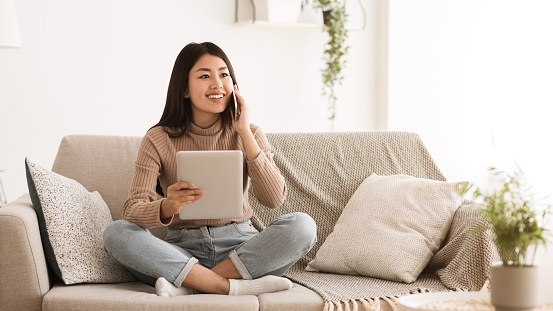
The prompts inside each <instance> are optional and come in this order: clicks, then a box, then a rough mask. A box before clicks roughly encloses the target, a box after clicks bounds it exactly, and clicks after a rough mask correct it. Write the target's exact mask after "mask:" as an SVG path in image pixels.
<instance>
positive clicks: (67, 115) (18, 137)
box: [0, 0, 376, 200]
mask: <svg viewBox="0 0 553 311" xmlns="http://www.w3.org/2000/svg"><path fill="white" fill-rule="evenodd" d="M363 3H364V6H365V8H366V9H367V14H368V21H369V25H368V27H367V28H366V30H357V31H351V32H350V38H349V44H350V45H351V49H350V55H349V57H348V67H347V68H346V69H345V74H346V79H345V80H344V81H343V86H342V87H341V88H340V89H339V90H338V94H339V103H338V107H337V119H336V123H335V130H337V131H363V130H371V129H374V128H375V126H376V125H375V124H376V122H375V116H374V112H373V109H374V101H375V99H374V96H373V94H374V80H375V73H374V67H375V63H376V60H375V55H374V52H373V50H374V40H375V39H374V38H375V36H374V31H375V30H374V29H375V28H374V27H372V23H375V20H376V19H375V16H374V14H375V13H374V9H373V7H374V1H372V0H363ZM16 8H17V13H18V18H19V25H20V31H21V37H22V44H23V47H22V48H21V49H10V50H8V49H0V107H1V108H0V169H5V170H6V172H4V173H0V174H1V175H0V177H1V178H2V180H3V181H4V185H5V189H6V192H7V197H8V199H9V200H14V199H16V198H17V197H18V196H19V195H21V194H23V193H24V192H26V191H27V185H26V179H25V171H24V158H25V157H30V158H31V159H33V160H34V161H35V162H37V163H39V164H41V165H43V166H44V167H51V165H52V163H53V160H54V157H55V155H56V151H57V147H58V145H59V142H60V140H61V138H62V137H63V136H65V135H68V134H103V135H133V136H141V135H143V134H144V133H145V132H146V130H147V129H148V128H149V127H150V126H152V125H153V124H155V123H156V122H157V121H158V120H159V117H160V116H161V113H162V111H163V107H164V104H165V96H166V91H167V85H168V82H169V76H170V73H171V70H172V66H173V63H174V60H175V58H176V56H177V54H178V53H179V52H180V50H181V49H182V47H183V46H184V45H186V44H187V43H189V42H192V41H195V42H202V41H213V42H215V43H217V44H218V45H220V46H221V47H222V48H223V49H224V50H225V51H226V53H227V55H228V56H229V58H230V59H231V61H232V63H233V66H234V69H235V71H236V74H237V78H238V81H239V85H240V89H241V91H242V93H243V94H244V96H245V98H246V100H247V103H248V104H249V105H250V106H251V107H252V111H253V116H252V122H254V123H256V124H258V125H260V126H261V127H262V128H263V129H264V131H265V132H302V131H329V130H330V128H331V127H330V123H329V121H328V120H327V103H326V100H325V98H324V97H322V95H321V86H322V83H321V77H320V69H321V68H322V61H321V57H322V51H323V47H324V44H325V42H326V40H327V37H326V33H324V32H322V30H321V29H320V28H298V27H277V26H267V27H260V26H237V25H235V24H234V9H235V1H233V0H203V1H193V0H164V1H154V0H118V1H110V0H98V1H83V0H79V1H69V0H51V1H39V0H16Z"/></svg>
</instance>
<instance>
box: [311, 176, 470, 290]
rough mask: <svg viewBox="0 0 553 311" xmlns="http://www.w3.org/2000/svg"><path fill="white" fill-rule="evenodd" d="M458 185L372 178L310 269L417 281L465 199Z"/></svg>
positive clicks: (363, 185)
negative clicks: (460, 194)
mask: <svg viewBox="0 0 553 311" xmlns="http://www.w3.org/2000/svg"><path fill="white" fill-rule="evenodd" d="M458 185H459V183H449V182H441V181H435V180H428V179H422V178H415V177H411V176H407V175H393V176H379V175H377V174H374V173H373V174H372V175H371V176H369V177H367V178H366V179H365V180H364V181H363V183H361V185H360V186H359V188H358V189H357V190H356V191H355V193H354V194H353V196H352V197H351V198H350V200H349V202H348V203H347V205H346V207H345V208H344V210H343V212H342V214H341V215H340V218H339V219H338V221H337V222H336V225H335V227H334V231H333V232H332V233H331V234H330V235H329V236H328V237H327V239H326V240H325V242H324V243H323V245H322V246H321V247H320V249H319V251H318V252H317V254H316V256H315V259H314V260H312V261H311V262H310V263H309V264H308V266H307V268H306V270H307V271H321V272H330V273H339V274H353V275H363V276H369V277H375V278H381V279H386V280H392V281H401V282H406V283H412V282H414V281H415V280H416V279H417V277H418V276H419V274H420V273H421V272H422V270H423V269H424V268H425V267H426V265H427V264H428V262H429V261H430V259H431V258H432V256H433V255H434V253H435V252H436V251H437V250H438V249H439V247H440V245H441V243H442V242H443V240H444V238H445V236H446V234H447V232H448V230H449V226H450V225H451V220H452V219H453V214H454V213H455V211H456V210H457V208H458V207H459V206H460V205H461V203H462V198H461V197H460V196H459V194H458V191H457V186H458Z"/></svg>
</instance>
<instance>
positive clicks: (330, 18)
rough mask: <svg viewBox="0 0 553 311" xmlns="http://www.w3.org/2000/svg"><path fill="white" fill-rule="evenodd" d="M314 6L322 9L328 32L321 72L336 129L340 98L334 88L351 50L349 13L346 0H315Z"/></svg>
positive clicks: (341, 74) (324, 93)
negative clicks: (337, 105) (348, 24)
mask: <svg viewBox="0 0 553 311" xmlns="http://www.w3.org/2000/svg"><path fill="white" fill-rule="evenodd" d="M304 2H305V4H308V0H304ZM302 5H304V3H302ZM313 7H314V8H315V9H321V10H322V12H323V20H324V25H325V31H326V32H327V34H328V42H327V43H326V45H325V49H324V52H323V60H324V61H325V67H324V68H323V69H322V70H321V72H322V78H323V95H325V96H327V97H328V111H329V117H328V119H329V120H330V121H331V122H332V129H334V119H335V118H336V102H337V100H338V98H337V97H336V93H335V91H334V88H335V86H337V85H340V84H341V83H342V79H343V78H344V75H343V73H342V69H343V68H344V67H345V64H346V60H345V58H344V56H346V54H347V53H348V50H349V46H347V45H346V39H347V37H348V30H347V29H346V22H347V19H348V15H347V14H346V7H345V2H344V1H343V0H313Z"/></svg>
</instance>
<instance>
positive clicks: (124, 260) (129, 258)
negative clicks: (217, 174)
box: [104, 213, 317, 287]
mask: <svg viewBox="0 0 553 311" xmlns="http://www.w3.org/2000/svg"><path fill="white" fill-rule="evenodd" d="M316 233H317V229H316V225H315V221H313V219H312V218H311V216H309V215H307V214H304V213H292V214H286V215H282V216H279V217H277V218H276V219H274V220H273V221H272V222H271V223H270V224H269V225H268V226H267V228H266V229H265V230H263V231H262V232H258V231H257V230H256V229H255V228H254V227H253V225H252V224H251V221H249V220H247V221H244V222H242V223H230V224H227V225H224V226H220V227H210V226H203V227H200V228H185V229H182V230H181V229H174V228H169V230H168V233H167V238H166V239H165V241H163V240H160V239H158V238H157V237H155V236H154V235H152V234H151V233H150V231H148V230H146V229H144V228H142V227H140V226H139V225H137V224H135V223H133V222H130V221H126V220H118V221H114V222H113V223H111V224H110V225H109V226H107V228H106V229H105V230H104V247H105V249H106V251H107V253H108V254H109V255H110V256H111V257H112V258H113V259H115V260H116V261H117V262H119V263H120V264H122V265H123V266H125V267H126V268H127V269H128V270H129V271H130V272H131V273H133V274H134V275H135V276H136V277H137V278H138V279H139V280H141V281H142V282H144V283H146V284H148V285H150V286H154V284H155V282H156V280H157V279H158V278H159V277H164V278H165V279H166V280H168V281H169V282H172V283H173V284H175V286H177V287H180V286H181V284H182V282H183V281H184V279H185V278H186V276H187V275H188V272H190V269H191V268H192V267H193V266H194V264H197V263H198V264H201V265H202V266H204V267H206V268H213V267H214V266H216V265H217V264H219V263H220V262H222V261H223V260H225V259H227V258H230V259H231V260H232V263H233V264H234V266H235V267H236V269H237V270H238V272H239V273H240V275H242V278H243V279H245V280H251V279H255V278H259V277H262V276H265V275H277V276H282V275H284V273H286V271H287V270H288V269H289V268H290V267H291V266H292V265H294V263H296V262H297V261H298V260H299V259H300V258H301V257H303V256H304V255H305V254H307V252H309V250H310V249H311V247H313V244H315V242H316V240H317V234H316Z"/></svg>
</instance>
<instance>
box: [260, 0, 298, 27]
mask: <svg viewBox="0 0 553 311" xmlns="http://www.w3.org/2000/svg"><path fill="white" fill-rule="evenodd" d="M254 4H255V15H256V20H258V21H267V22H272V23H284V24H292V23H297V21H298V15H299V13H300V10H301V0H254Z"/></svg>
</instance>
